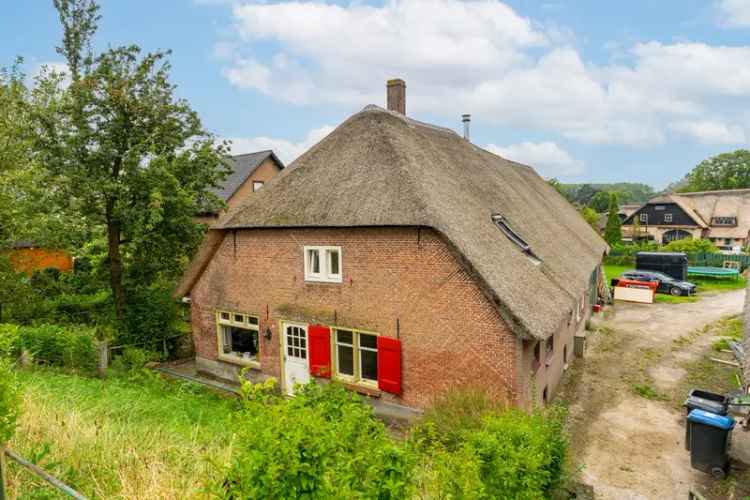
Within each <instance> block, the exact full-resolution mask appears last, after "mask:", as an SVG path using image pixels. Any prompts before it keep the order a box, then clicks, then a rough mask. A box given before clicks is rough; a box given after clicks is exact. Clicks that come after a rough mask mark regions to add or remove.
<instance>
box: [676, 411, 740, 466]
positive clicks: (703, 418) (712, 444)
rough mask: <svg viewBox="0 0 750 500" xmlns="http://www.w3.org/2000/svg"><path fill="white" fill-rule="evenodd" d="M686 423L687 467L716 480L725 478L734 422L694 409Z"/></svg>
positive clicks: (727, 418) (728, 418)
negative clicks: (688, 453)
mask: <svg viewBox="0 0 750 500" xmlns="http://www.w3.org/2000/svg"><path fill="white" fill-rule="evenodd" d="M687 420H688V421H687V425H688V432H687V436H688V439H689V440H690V443H689V445H690V446H689V449H690V465H691V466H692V467H693V468H694V469H697V470H700V471H703V472H706V473H708V474H711V475H712V476H713V477H715V478H717V479H722V478H724V477H726V475H727V472H728V471H729V454H728V449H729V442H730V439H731V437H732V429H734V424H735V422H734V419H733V418H732V417H729V416H726V415H717V414H715V413H711V412H708V411H705V410H700V409H696V410H693V411H691V412H690V414H689V415H688V419H687Z"/></svg>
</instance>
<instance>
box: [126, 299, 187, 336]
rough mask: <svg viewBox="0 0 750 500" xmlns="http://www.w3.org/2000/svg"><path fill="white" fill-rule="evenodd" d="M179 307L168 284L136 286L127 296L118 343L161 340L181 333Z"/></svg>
mask: <svg viewBox="0 0 750 500" xmlns="http://www.w3.org/2000/svg"><path fill="white" fill-rule="evenodd" d="M179 322H180V309H179V307H178V304H177V303H176V302H175V300H174V299H173V298H172V296H171V294H170V290H169V289H168V288H167V287H160V286H154V287H136V288H133V289H129V290H128V292H127V295H126V307H125V318H124V321H123V328H122V329H121V330H120V332H119V335H118V338H117V339H116V342H117V343H119V344H138V343H142V342H154V343H156V342H158V341H159V340H161V339H165V338H169V337H173V336H175V335H176V334H178V333H179V330H178V327H177V325H178V324H179Z"/></svg>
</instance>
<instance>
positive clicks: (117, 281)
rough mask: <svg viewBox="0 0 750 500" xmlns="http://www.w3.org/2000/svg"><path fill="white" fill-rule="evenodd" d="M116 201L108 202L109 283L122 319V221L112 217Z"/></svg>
mask: <svg viewBox="0 0 750 500" xmlns="http://www.w3.org/2000/svg"><path fill="white" fill-rule="evenodd" d="M113 209H114V203H112V202H108V203H107V248H108V254H107V255H108V256H109V283H110V286H111V288H112V298H113V299H114V301H115V316H116V317H117V320H118V321H122V319H123V317H124V312H125V288H124V287H123V285H122V255H121V254H120V236H121V234H120V233H121V231H120V223H119V222H117V221H116V220H114V219H113V218H112V211H113Z"/></svg>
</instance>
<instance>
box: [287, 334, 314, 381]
mask: <svg viewBox="0 0 750 500" xmlns="http://www.w3.org/2000/svg"><path fill="white" fill-rule="evenodd" d="M283 331H284V335H283V341H284V352H283V356H284V387H286V392H287V394H290V395H291V394H294V385H295V384H306V383H307V382H309V381H310V367H309V363H308V345H307V326H306V325H300V324H297V323H284V329H283Z"/></svg>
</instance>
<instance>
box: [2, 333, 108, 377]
mask: <svg viewBox="0 0 750 500" xmlns="http://www.w3.org/2000/svg"><path fill="white" fill-rule="evenodd" d="M22 349H25V350H26V351H28V352H29V353H30V354H31V356H32V358H33V359H34V361H35V362H37V363H42V364H49V365H54V366H61V367H66V368H79V369H83V370H93V369H95V368H96V364H97V348H96V332H95V330H94V329H93V328H89V327H82V326H69V325H65V326H63V325H37V326H19V325H14V324H0V355H5V356H13V357H18V356H20V354H21V350H22Z"/></svg>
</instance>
